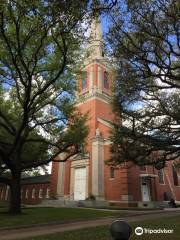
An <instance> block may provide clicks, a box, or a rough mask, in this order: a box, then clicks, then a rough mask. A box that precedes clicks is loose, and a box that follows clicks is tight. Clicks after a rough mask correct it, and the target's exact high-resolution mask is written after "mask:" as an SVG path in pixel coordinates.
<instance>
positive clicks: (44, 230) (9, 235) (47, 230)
mask: <svg viewBox="0 0 180 240" xmlns="http://www.w3.org/2000/svg"><path fill="white" fill-rule="evenodd" d="M177 215H180V210H179V209H178V210H177V209H176V210H174V211H172V210H169V211H168V210H167V211H159V212H156V211H154V212H150V213H147V212H146V214H141V213H139V214H134V215H133V213H132V214H131V216H127V217H123V218H121V219H124V220H126V221H127V222H135V221H144V220H147V219H148V220H150V219H156V218H164V217H172V216H177ZM115 219H117V218H114V217H112V218H102V219H96V220H89V221H79V222H73V223H64V224H53V225H44V226H43V225H41V226H40V225H39V226H38V225H37V226H35V227H33V228H32V227H29V228H19V229H11V230H8V229H6V230H5V229H4V230H3V229H0V239H1V240H20V239H23V238H26V237H35V236H40V235H46V234H53V233H59V232H65V231H72V230H77V229H83V228H88V227H96V226H103V225H110V224H111V223H112V221H114V220H115Z"/></svg>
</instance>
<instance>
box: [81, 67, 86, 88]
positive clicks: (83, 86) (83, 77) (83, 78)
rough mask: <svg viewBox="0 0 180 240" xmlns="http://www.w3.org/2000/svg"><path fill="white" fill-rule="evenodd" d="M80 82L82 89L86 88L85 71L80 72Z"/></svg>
mask: <svg viewBox="0 0 180 240" xmlns="http://www.w3.org/2000/svg"><path fill="white" fill-rule="evenodd" d="M81 83H82V90H83V89H86V88H87V72H86V71H83V72H82V73H81Z"/></svg>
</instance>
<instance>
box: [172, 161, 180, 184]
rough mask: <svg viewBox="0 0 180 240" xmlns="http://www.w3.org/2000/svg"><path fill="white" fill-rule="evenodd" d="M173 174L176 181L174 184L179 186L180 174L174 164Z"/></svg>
mask: <svg viewBox="0 0 180 240" xmlns="http://www.w3.org/2000/svg"><path fill="white" fill-rule="evenodd" d="M172 175H173V182H174V185H175V186H178V185H179V182H178V175H177V170H176V168H175V166H174V165H172Z"/></svg>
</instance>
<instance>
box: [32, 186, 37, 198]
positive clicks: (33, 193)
mask: <svg viewBox="0 0 180 240" xmlns="http://www.w3.org/2000/svg"><path fill="white" fill-rule="evenodd" d="M35 193H36V189H35V188H33V190H32V198H35Z"/></svg>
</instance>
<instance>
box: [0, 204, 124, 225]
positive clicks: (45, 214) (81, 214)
mask: <svg viewBox="0 0 180 240" xmlns="http://www.w3.org/2000/svg"><path fill="white" fill-rule="evenodd" d="M126 214H127V213H123V212H121V211H117V212H111V211H104V210H103V211H102V210H92V209H78V208H38V207H34V208H24V209H23V210H22V214H21V215H20V216H19V215H18V216H10V215H8V214H7V209H6V208H1V209H0V227H10V226H23V225H31V224H39V223H50V222H59V223H60V222H65V221H72V220H83V219H86V220H87V219H93V218H98V217H108V216H117V217H122V216H125V215H126Z"/></svg>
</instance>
